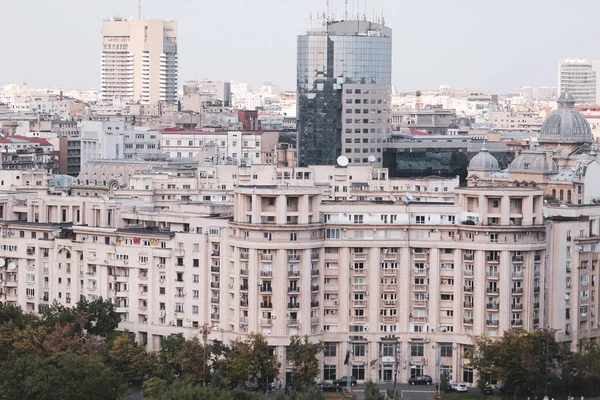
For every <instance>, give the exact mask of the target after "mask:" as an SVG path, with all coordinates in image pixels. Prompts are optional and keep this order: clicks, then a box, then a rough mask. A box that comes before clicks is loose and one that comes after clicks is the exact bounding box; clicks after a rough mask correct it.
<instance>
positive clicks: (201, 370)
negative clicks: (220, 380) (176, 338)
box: [174, 337, 210, 384]
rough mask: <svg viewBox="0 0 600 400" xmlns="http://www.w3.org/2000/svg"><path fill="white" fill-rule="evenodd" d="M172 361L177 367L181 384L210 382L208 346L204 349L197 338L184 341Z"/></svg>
mask: <svg viewBox="0 0 600 400" xmlns="http://www.w3.org/2000/svg"><path fill="white" fill-rule="evenodd" d="M174 361H175V362H176V363H177V365H178V366H179V369H180V371H181V373H180V379H181V380H182V381H183V382H186V383H193V384H196V383H206V382H209V381H210V365H209V361H210V346H209V345H207V346H206V348H204V345H203V344H201V343H200V340H199V339H198V338H197V337H195V338H193V339H192V340H186V341H185V343H184V344H183V346H182V348H181V349H180V350H179V351H178V352H177V354H176V355H175V357H174Z"/></svg>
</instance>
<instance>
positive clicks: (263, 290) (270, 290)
mask: <svg viewBox="0 0 600 400" xmlns="http://www.w3.org/2000/svg"><path fill="white" fill-rule="evenodd" d="M260 292H261V293H267V294H268V293H273V287H271V286H261V287H260Z"/></svg>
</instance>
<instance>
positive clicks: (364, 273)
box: [352, 268, 367, 276]
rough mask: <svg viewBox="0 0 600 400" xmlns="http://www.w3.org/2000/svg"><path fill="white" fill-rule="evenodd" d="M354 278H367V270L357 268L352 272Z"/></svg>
mask: <svg viewBox="0 0 600 400" xmlns="http://www.w3.org/2000/svg"><path fill="white" fill-rule="evenodd" d="M352 275H354V276H367V270H366V269H364V268H355V269H353V270H352Z"/></svg>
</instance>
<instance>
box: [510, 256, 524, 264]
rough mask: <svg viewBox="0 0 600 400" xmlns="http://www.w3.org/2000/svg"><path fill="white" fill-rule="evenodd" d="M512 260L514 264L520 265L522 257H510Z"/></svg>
mask: <svg viewBox="0 0 600 400" xmlns="http://www.w3.org/2000/svg"><path fill="white" fill-rule="evenodd" d="M512 260H513V262H515V263H522V262H523V256H522V255H515V256H512Z"/></svg>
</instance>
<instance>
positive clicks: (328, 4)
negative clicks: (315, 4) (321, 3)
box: [326, 0, 331, 21]
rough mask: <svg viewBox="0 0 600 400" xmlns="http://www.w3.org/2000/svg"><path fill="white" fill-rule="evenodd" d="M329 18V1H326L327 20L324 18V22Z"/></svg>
mask: <svg viewBox="0 0 600 400" xmlns="http://www.w3.org/2000/svg"><path fill="white" fill-rule="evenodd" d="M330 18H331V17H330V15H329V0H327V18H326V20H327V21H329V19H330Z"/></svg>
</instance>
